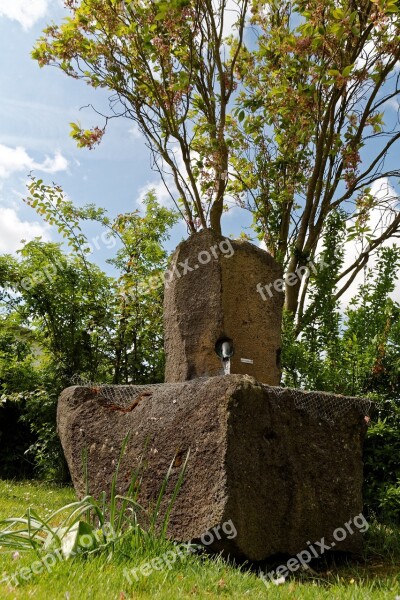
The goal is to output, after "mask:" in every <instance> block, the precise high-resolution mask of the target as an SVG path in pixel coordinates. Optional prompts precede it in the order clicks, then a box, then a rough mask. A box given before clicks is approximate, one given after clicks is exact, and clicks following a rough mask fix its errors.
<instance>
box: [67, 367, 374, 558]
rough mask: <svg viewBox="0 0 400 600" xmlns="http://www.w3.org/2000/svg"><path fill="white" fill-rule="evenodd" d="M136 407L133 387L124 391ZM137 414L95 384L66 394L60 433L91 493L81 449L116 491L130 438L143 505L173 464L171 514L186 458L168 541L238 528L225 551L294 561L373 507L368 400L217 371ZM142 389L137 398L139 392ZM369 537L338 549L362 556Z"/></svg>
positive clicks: (93, 479)
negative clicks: (366, 488)
mask: <svg viewBox="0 0 400 600" xmlns="http://www.w3.org/2000/svg"><path fill="white" fill-rule="evenodd" d="M118 389H119V391H120V397H121V398H123V397H124V392H126V402H127V403H129V402H130V401H131V400H132V397H131V398H129V394H130V393H132V389H133V388H130V387H129V386H126V387H124V386H118ZM148 390H149V392H148V393H150V395H148V396H146V397H144V398H143V399H142V400H141V401H140V402H139V403H137V405H136V406H135V408H134V409H132V410H131V411H128V412H124V410H125V411H126V408H125V409H124V406H125V405H124V403H123V402H122V403H121V404H120V406H119V407H118V406H117V408H115V406H114V407H112V406H110V405H109V403H108V401H107V400H104V398H103V399H102V393H101V389H100V393H98V392H96V390H93V389H91V388H89V387H87V388H86V387H71V388H68V389H66V390H64V391H63V393H62V394H61V397H60V400H59V404H58V430H59V434H60V437H61V442H62V445H63V448H64V452H65V456H66V459H67V462H68V465H69V468H70V472H71V476H72V480H73V483H74V486H75V488H76V490H77V492H78V494H79V495H80V496H82V495H84V493H85V484H84V479H83V475H82V450H83V449H84V448H85V447H86V448H87V450H88V473H89V484H90V491H91V493H93V494H94V495H95V496H99V495H100V493H101V492H102V491H103V490H104V491H106V492H107V493H108V494H109V492H110V486H111V480H112V476H113V473H114V471H115V468H116V463H117V461H118V455H119V452H120V448H121V444H122V441H123V439H124V437H125V435H126V434H127V432H128V431H130V432H131V436H130V440H129V443H128V446H127V449H126V453H125V456H124V458H123V460H122V462H121V468H120V477H119V479H118V483H117V491H118V492H119V493H122V494H123V493H124V492H125V491H126V489H127V487H128V483H129V480H130V477H131V474H132V471H133V470H134V469H136V468H137V467H138V464H139V461H140V458H141V457H143V458H144V461H145V463H146V465H147V466H146V469H145V471H144V474H143V482H142V487H141V490H140V496H139V501H140V502H141V503H142V504H143V505H144V506H145V507H146V506H147V507H148V506H151V504H152V503H153V502H154V501H155V499H156V497H157V495H158V492H159V489H160V485H161V483H162V480H163V477H164V476H165V474H166V473H167V470H168V467H169V465H170V464H171V462H172V460H173V459H174V457H176V460H175V463H174V467H173V470H172V478H171V485H170V486H169V487H168V490H167V493H166V496H165V498H164V501H163V510H165V507H166V503H167V502H168V500H169V498H170V495H171V493H172V489H173V486H174V483H175V481H176V479H177V477H178V474H179V471H180V465H181V463H182V460H183V457H184V456H185V455H186V453H187V451H188V450H189V449H190V457H189V462H188V467H187V472H186V476H185V480H184V483H183V486H182V489H181V491H180V494H179V495H178V498H177V500H176V502H175V504H174V506H173V510H172V513H171V519H170V523H169V529H168V533H169V535H170V536H171V537H172V538H173V539H175V540H178V541H189V540H195V539H199V538H200V537H201V536H202V535H203V534H204V533H205V532H207V531H209V530H211V529H212V528H215V527H216V526H218V525H219V524H223V523H225V522H227V521H232V522H233V524H234V527H235V529H236V531H237V536H236V537H235V539H224V540H221V541H220V542H219V543H217V544H215V546H214V549H216V550H223V551H224V552H225V554H229V555H231V556H235V557H238V558H246V559H250V560H254V561H260V560H264V559H266V558H267V557H271V556H274V555H277V554H289V555H295V554H297V553H298V552H301V551H302V550H305V549H306V548H307V544H308V543H309V542H311V543H313V542H315V541H319V540H321V538H322V537H324V538H325V541H326V542H327V543H328V542H330V541H332V539H333V538H332V535H333V532H334V531H335V530H336V529H337V528H343V527H344V525H345V523H347V522H349V521H350V520H352V519H354V517H355V516H356V515H358V514H359V513H360V512H361V511H362V508H363V502H362V495H361V489H362V483H363V463H362V447H363V439H364V435H365V432H366V424H365V419H364V417H365V412H366V410H367V409H366V404H365V402H363V401H362V400H358V399H352V398H346V397H340V396H334V395H332V394H326V393H316V392H303V391H299V390H290V389H284V388H276V387H270V386H268V385H263V384H261V383H258V382H257V381H256V380H255V379H254V378H252V377H249V376H243V375H226V376H215V377H211V378H208V379H194V380H192V381H187V382H183V383H171V384H161V385H156V386H153V387H152V386H150V387H149V388H148ZM136 393H137V392H135V394H136ZM361 547H362V535H361V533H360V532H359V531H358V530H355V531H354V533H353V534H350V533H349V534H348V535H346V537H345V538H344V539H343V541H341V542H336V548H335V549H339V550H343V551H347V552H356V553H358V552H360V551H361Z"/></svg>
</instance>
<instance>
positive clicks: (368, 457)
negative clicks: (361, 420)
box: [364, 399, 400, 524]
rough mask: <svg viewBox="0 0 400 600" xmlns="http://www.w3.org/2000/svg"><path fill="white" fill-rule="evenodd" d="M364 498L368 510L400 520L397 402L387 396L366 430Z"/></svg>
mask: <svg viewBox="0 0 400 600" xmlns="http://www.w3.org/2000/svg"><path fill="white" fill-rule="evenodd" d="M364 476H365V482H364V500H365V505H366V511H367V513H368V514H374V515H376V517H377V518H378V519H379V520H380V521H383V522H389V523H397V524H399V523H400V404H399V402H398V401H397V400H394V399H392V400H390V399H387V400H385V401H383V402H380V403H379V405H378V414H377V415H376V418H375V419H374V420H373V423H372V425H371V427H370V428H369V430H368V435H367V438H366V441H365V446H364Z"/></svg>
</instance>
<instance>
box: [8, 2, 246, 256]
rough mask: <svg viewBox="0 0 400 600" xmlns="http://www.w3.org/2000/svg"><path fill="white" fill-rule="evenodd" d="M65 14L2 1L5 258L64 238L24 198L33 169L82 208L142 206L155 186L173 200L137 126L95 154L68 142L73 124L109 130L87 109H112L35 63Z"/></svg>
mask: <svg viewBox="0 0 400 600" xmlns="http://www.w3.org/2000/svg"><path fill="white" fill-rule="evenodd" d="M65 14H66V11H65V9H64V8H63V5H62V2H61V0H1V2H0V56H1V57H2V59H1V62H0V115H1V118H0V252H15V250H16V249H17V248H18V247H20V245H21V244H20V241H21V239H26V240H28V239H32V238H33V237H35V236H37V235H43V237H44V239H48V240H50V239H51V240H58V239H59V238H58V235H57V232H56V230H55V229H54V228H53V229H52V228H49V227H48V226H46V225H45V224H44V223H43V222H42V221H40V218H39V217H37V215H36V213H35V212H34V211H33V210H32V209H31V208H29V207H27V206H26V205H25V204H24V202H23V200H22V197H23V196H24V195H25V193H26V182H27V176H28V174H29V172H30V171H31V170H32V171H33V172H34V174H35V175H36V176H37V177H39V176H40V177H41V178H43V179H44V181H45V182H46V183H49V184H50V183H51V182H52V181H55V182H56V183H58V184H60V185H61V186H62V187H63V189H64V191H65V192H66V194H67V195H68V196H69V197H70V198H71V199H72V200H73V201H74V202H75V203H76V204H78V205H82V204H85V203H88V202H94V203H96V204H97V205H99V206H104V207H105V208H107V210H108V211H109V212H110V214H111V215H115V214H117V213H120V212H127V211H130V210H134V209H136V208H138V207H140V197H141V196H143V193H144V190H146V189H148V188H149V187H154V188H155V189H156V191H157V195H158V197H159V199H160V201H161V202H163V203H165V202H167V194H166V192H165V191H164V188H163V185H162V182H161V181H160V177H159V176H158V174H157V173H155V172H154V171H152V170H151V167H150V153H149V150H148V149H147V148H146V146H145V144H144V140H143V138H142V137H141V136H140V134H139V133H138V132H137V131H136V130H135V129H134V128H133V127H132V126H133V123H132V122H129V121H127V120H124V119H114V120H112V121H111V122H110V123H109V126H108V129H107V134H106V136H105V137H104V138H103V142H102V143H101V144H100V146H98V147H96V148H95V149H94V150H87V149H79V148H77V146H76V143H75V142H74V140H72V138H71V137H70V136H69V131H70V127H69V123H70V122H71V121H79V122H80V123H81V124H82V125H83V126H84V127H85V128H89V127H93V126H95V125H97V124H99V125H100V126H102V125H103V123H102V121H101V119H100V118H99V117H97V116H96V114H95V113H94V112H93V111H92V110H91V109H90V108H82V107H84V106H87V105H88V104H93V105H94V106H95V107H96V108H97V109H99V110H101V109H102V108H104V109H105V108H106V106H107V98H108V94H107V92H105V91H104V90H93V89H91V88H90V87H89V86H87V85H86V84H84V83H83V82H80V81H76V80H73V79H69V78H68V77H67V76H66V75H65V74H64V73H62V72H61V71H59V70H58V69H56V68H52V67H45V68H43V69H40V68H39V66H38V64H37V63H36V61H34V60H33V59H32V58H31V57H30V52H31V50H32V47H33V45H34V43H35V40H36V39H37V38H38V37H39V36H40V34H41V31H42V29H43V28H44V27H45V26H46V25H47V24H48V23H50V22H51V21H55V22H59V21H60V20H61V19H62V18H63V16H64V15H65ZM235 213H236V214H235ZM239 215H240V217H239ZM238 217H239V218H240V221H243V224H245V225H247V226H248V225H249V224H250V218H249V216H248V215H247V214H243V212H242V211H240V212H239V211H234V213H232V216H230V217H228V218H226V230H225V232H226V233H228V234H229V233H238V231H239V230H240V228H241V225H242V222H239V221H238ZM98 233H100V231H99V230H96V226H89V227H88V229H87V235H88V237H89V238H91V237H92V236H95V235H96V234H98ZM185 235H186V228H185V227H184V225H183V224H180V225H178V226H177V227H176V228H175V229H174V232H173V236H172V239H171V242H170V244H169V246H170V248H171V249H172V248H173V247H174V246H175V245H176V244H177V243H178V242H179V241H180V239H182V237H184V236H185ZM110 252H111V251H110V250H107V248H102V250H101V251H99V256H93V257H92V259H93V260H94V262H98V263H100V264H103V266H104V260H105V259H106V258H109V257H110V256H111V254H110Z"/></svg>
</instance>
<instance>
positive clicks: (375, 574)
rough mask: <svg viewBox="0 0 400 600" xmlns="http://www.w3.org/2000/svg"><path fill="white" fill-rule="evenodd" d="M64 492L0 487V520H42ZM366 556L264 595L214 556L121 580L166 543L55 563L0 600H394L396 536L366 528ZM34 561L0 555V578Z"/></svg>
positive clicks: (68, 492) (399, 551)
mask: <svg viewBox="0 0 400 600" xmlns="http://www.w3.org/2000/svg"><path fill="white" fill-rule="evenodd" d="M74 499H75V495H74V492H73V490H72V489H70V488H58V487H51V486H49V485H42V484H39V483H34V482H23V483H15V482H10V481H0V519H3V518H6V517H9V516H22V515H23V513H24V511H25V510H26V509H27V508H28V507H33V508H35V510H36V511H37V512H38V513H39V514H41V515H43V516H45V515H46V514H50V513H51V512H52V511H54V510H55V509H57V508H59V507H61V506H63V505H64V504H67V503H68V502H71V501H73V500H74ZM366 542H367V543H366V556H365V558H364V560H363V561H361V562H358V563H355V562H353V563H348V564H345V565H342V566H340V567H333V566H332V565H331V566H329V567H326V568H325V569H323V570H322V571H320V572H319V573H316V572H314V571H313V572H309V573H303V574H302V575H301V576H297V577H296V578H293V579H291V580H288V581H287V582H286V583H284V584H283V585H280V586H275V585H273V584H271V585H270V586H269V587H268V589H267V588H266V586H265V585H264V583H263V582H262V580H261V579H260V578H258V577H257V575H256V574H254V573H249V572H246V571H245V569H242V570H240V569H239V568H235V567H233V566H231V565H228V564H227V563H226V562H224V561H223V560H222V559H220V558H218V557H217V558H207V557H204V556H203V557H201V556H195V555H189V556H188V557H183V558H182V559H178V560H176V562H175V563H174V564H173V565H170V567H171V568H170V569H168V568H166V567H165V564H164V568H162V570H153V571H152V572H151V573H150V574H149V575H148V576H143V575H140V574H139V575H138V577H137V580H136V579H135V577H133V576H132V577H131V583H129V581H128V580H127V578H126V577H125V576H124V570H125V571H126V570H128V571H129V570H130V569H132V568H135V567H136V566H140V565H143V564H144V563H147V562H149V561H151V560H152V559H154V558H157V557H160V556H162V555H163V554H164V553H165V552H166V551H169V552H171V548H173V546H172V545H171V544H170V543H168V542H155V543H153V544H152V545H151V547H141V548H137V547H135V548H134V550H133V551H132V553H130V552H129V546H125V547H124V550H123V551H122V550H121V551H119V552H118V553H116V554H115V555H114V556H113V559H112V560H111V561H109V562H107V561H106V558H105V556H104V555H97V556H92V557H86V558H85V557H76V558H73V559H71V560H69V561H62V560H59V561H56V562H55V564H54V565H49V567H48V570H46V569H43V570H44V572H41V573H40V574H36V575H32V576H31V578H30V579H29V581H24V582H23V583H21V584H19V585H17V586H15V585H13V584H12V583H10V582H9V583H4V580H3V582H2V583H1V584H0V598H1V600H3V599H10V600H11V599H14V598H15V599H20V598H24V599H25V598H27V599H29V598H37V599H38V600H42V599H43V600H45V599H46V600H48V599H50V600H86V599H93V600H103V599H104V600H114V599H115V600H122V599H128V598H132V599H133V598H139V599H142V598H143V599H144V598H149V599H150V598H155V599H160V600H161V599H163V600H164V599H165V600H167V599H168V600H174V599H175V598H176V599H179V598H266V597H268V598H271V599H274V598H282V599H286V598H291V599H294V598H296V599H299V598H301V599H304V600H308V599H320V598H326V599H328V598H329V599H330V600H332V599H334V598H340V599H342V598H343V599H349V600H350V599H351V600H354V599H358V598H359V599H360V600H361V599H363V600H366V599H368V598H382V599H383V598H385V599H391V600H395V598H396V596H397V595H399V596H400V531H393V530H390V529H387V528H386V529H385V528H383V527H377V526H375V527H372V526H371V527H370V530H369V531H368V533H367V539H366ZM37 559H38V557H37V556H36V554H35V553H34V552H33V551H29V552H26V553H23V554H22V553H21V554H20V556H18V557H13V552H12V551H9V550H7V551H6V550H5V549H4V548H2V549H0V575H1V576H2V577H3V578H4V577H6V576H8V577H9V576H12V575H13V574H15V573H16V572H20V570H21V568H23V567H28V566H29V567H30V566H31V565H32V564H33V563H34V562H35V561H36V562H37Z"/></svg>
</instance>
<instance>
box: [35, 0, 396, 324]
mask: <svg viewBox="0 0 400 600" xmlns="http://www.w3.org/2000/svg"><path fill="white" fill-rule="evenodd" d="M65 5H66V8H67V9H68V11H69V13H70V16H68V17H67V18H66V19H65V20H64V22H63V23H62V24H61V25H59V26H57V25H51V26H50V27H48V28H47V29H46V30H45V31H44V35H43V36H42V37H41V38H40V39H39V40H38V42H37V44H36V46H35V49H34V51H33V57H34V58H35V59H36V60H37V61H38V62H39V65H40V66H43V65H47V64H51V65H56V66H58V67H59V68H61V69H62V70H63V71H64V72H65V73H66V74H67V75H69V76H71V77H74V78H77V79H83V80H85V81H86V82H87V83H89V84H90V85H91V86H93V87H95V88H97V87H102V88H106V89H108V90H110V91H111V92H112V93H113V95H112V96H111V98H110V109H111V110H110V113H109V115H105V120H106V123H107V120H108V119H109V118H113V117H118V116H124V117H127V118H129V119H132V120H134V121H135V122H136V123H137V125H138V127H139V129H140V131H141V132H142V133H143V135H144V136H145V138H146V140H147V143H148V145H149V147H150V149H151V151H152V152H153V156H154V163H155V166H156V168H158V170H159V171H160V173H161V176H162V178H163V180H164V182H165V183H166V185H167V186H169V190H170V193H171V196H172V197H173V199H174V200H175V201H176V203H177V205H179V206H180V208H181V209H182V211H183V215H184V218H185V220H186V222H187V225H188V228H189V231H190V232H193V231H195V230H196V229H198V228H200V227H202V228H204V227H206V226H208V225H210V226H211V227H212V228H213V229H215V230H216V231H220V229H221V225H220V220H221V214H222V211H223V202H224V197H225V198H231V199H232V198H233V199H235V200H236V202H237V203H238V204H239V205H240V206H242V207H245V208H248V209H250V210H251V211H252V213H253V215H254V225H255V228H256V231H257V232H258V235H259V237H260V238H261V239H263V240H264V241H265V243H266V246H267V248H268V250H269V251H270V252H271V254H273V255H274V256H275V257H276V258H277V259H278V261H280V262H281V263H282V264H284V265H285V267H286V269H287V272H288V274H289V275H291V274H293V273H295V272H296V270H297V269H298V268H299V267H301V266H304V265H305V264H306V263H307V261H308V260H309V259H313V258H314V257H315V254H316V250H317V247H318V243H319V240H320V239H321V235H322V231H323V227H324V224H325V221H326V218H327V216H328V215H329V214H330V213H331V212H334V211H336V210H338V209H342V210H343V211H345V212H346V214H347V218H348V219H349V220H351V228H349V237H357V236H360V235H363V236H364V237H365V240H366V245H365V246H364V247H363V248H362V249H361V251H360V252H359V253H358V255H357V256H356V258H355V260H354V263H353V264H352V265H350V266H349V267H348V268H346V269H343V270H342V271H341V272H339V273H338V274H337V278H338V284H339V285H338V289H337V291H336V295H337V297H340V296H342V295H343V294H344V293H345V291H346V290H347V289H348V286H349V285H350V284H351V283H352V281H353V280H354V277H355V276H356V275H357V273H359V272H360V270H361V269H362V268H363V267H364V266H365V265H366V263H367V261H368V259H369V257H370V256H371V255H372V254H373V253H374V252H375V251H376V250H377V249H378V248H379V247H380V246H381V245H382V243H383V242H384V241H385V240H387V239H389V238H391V237H393V236H394V235H396V233H398V231H399V228H400V214H399V211H398V210H397V209H396V207H395V202H394V196H393V194H392V193H391V192H389V193H388V194H387V195H386V196H385V197H383V196H382V195H381V194H378V193H376V192H375V189H374V185H375V184H377V183H378V182H381V183H385V182H386V183H388V182H389V181H390V180H393V181H394V179H393V178H396V177H398V175H399V170H398V169H397V168H390V166H386V158H388V159H390V157H391V155H392V152H394V151H395V147H396V143H397V142H398V140H399V139H400V131H399V127H398V122H397V120H395V119H394V118H392V117H391V115H390V112H389V111H388V106H389V104H390V103H392V102H394V101H396V99H397V98H398V97H399V93H400V88H399V77H398V73H397V70H396V65H397V64H398V61H399V58H400V45H399V44H398V39H399V33H400V20H399V14H400V13H399V8H398V3H397V1H396V0H374V1H371V0H357V2H350V3H349V2H347V1H345V0H339V1H337V0H329V1H325V0H324V1H323V2H322V1H321V0H312V1H311V2H310V1H307V2H305V1H303V0H285V1H284V2H275V0H266V1H262V2H259V1H258V0H253V1H252V2H248V0H236V1H235V2H233V3H232V5H229V6H228V4H227V2H226V0H219V1H218V2H211V1H209V0H206V1H205V2H204V1H203V0H183V1H182V0H173V2H166V1H164V0H162V1H158V0H157V1H156V0H145V1H144V2H143V1H141V0H140V1H139V0H129V1H126V0H115V1H110V0H85V1H84V2H83V1H72V0H67V1H66V2H65ZM250 13H251V16H250ZM228 17H230V21H232V20H233V24H232V23H231V24H230V31H228V27H227V26H226V22H227V19H228ZM232 17H233V18H232ZM247 17H249V19H248V20H247V21H246V18H247ZM228 34H229V35H228ZM104 130H105V128H99V127H97V128H95V129H93V130H89V129H83V128H81V127H80V126H79V125H77V124H73V130H72V135H73V137H74V138H75V139H76V140H77V141H78V143H79V145H81V146H82V145H86V146H88V147H93V145H94V144H97V143H98V142H99V141H100V139H101V137H102V135H103V133H104ZM177 157H179V158H177ZM179 161H180V162H179ZM388 163H389V161H388ZM168 173H169V174H170V175H172V180H173V185H172V187H171V186H170V185H169V183H168V182H169V181H170V176H169V175H168ZM377 210H380V211H381V212H382V213H383V214H384V216H385V218H384V219H381V220H380V224H381V225H382V223H385V225H384V226H382V227H381V225H380V226H379V227H378V228H377V229H376V230H374V228H373V227H372V226H371V219H370V217H371V214H372V213H373V212H374V211H377ZM208 216H209V218H208ZM307 285H308V282H306V283H305V287H306V288H307ZM300 289H301V285H300V282H298V284H296V285H287V286H286V308H287V310H288V312H289V313H290V314H291V315H292V318H293V317H294V316H295V314H296V313H299V314H298V317H299V319H298V328H301V323H302V314H301V307H302V304H301V299H300ZM303 291H304V289H303ZM306 291H307V290H305V293H306Z"/></svg>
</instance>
